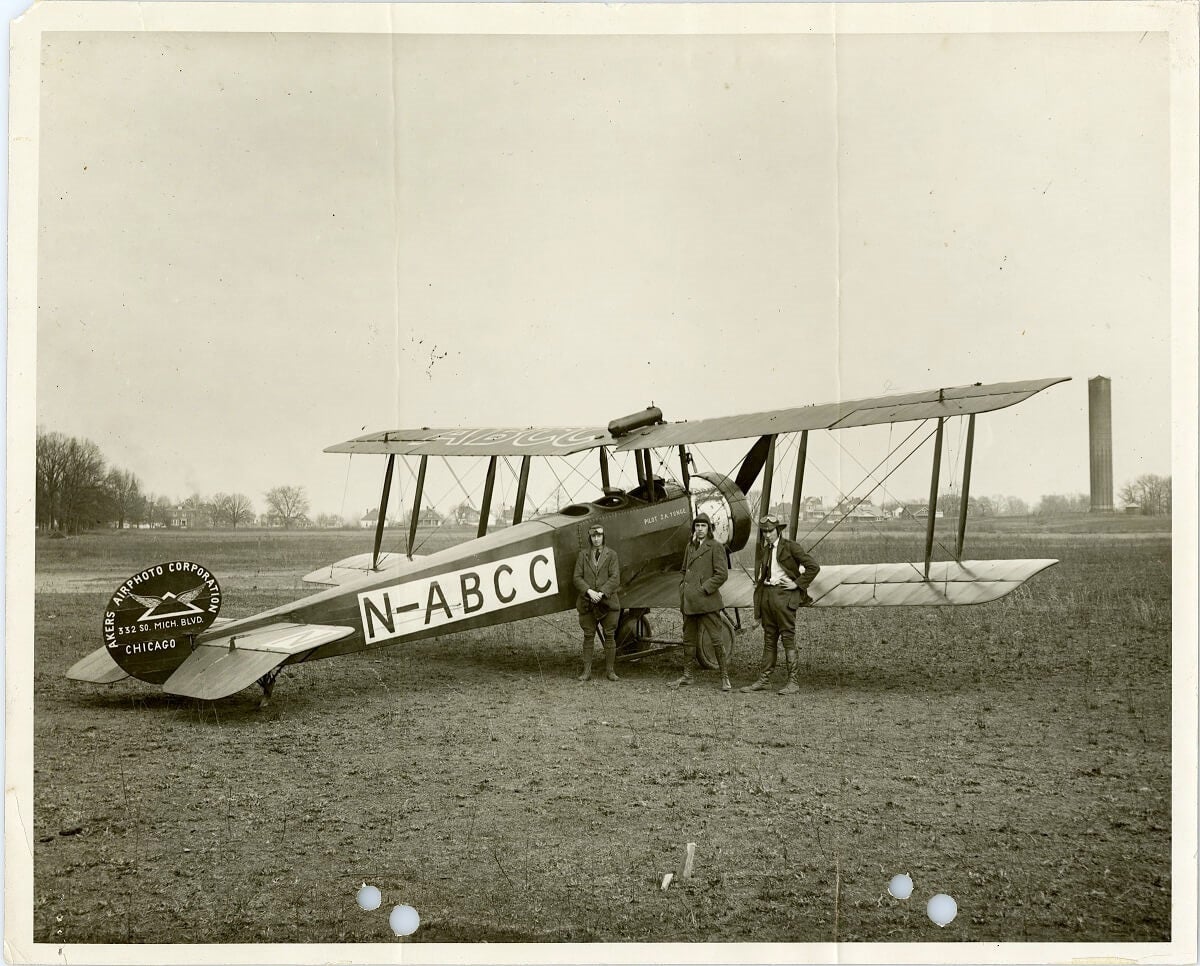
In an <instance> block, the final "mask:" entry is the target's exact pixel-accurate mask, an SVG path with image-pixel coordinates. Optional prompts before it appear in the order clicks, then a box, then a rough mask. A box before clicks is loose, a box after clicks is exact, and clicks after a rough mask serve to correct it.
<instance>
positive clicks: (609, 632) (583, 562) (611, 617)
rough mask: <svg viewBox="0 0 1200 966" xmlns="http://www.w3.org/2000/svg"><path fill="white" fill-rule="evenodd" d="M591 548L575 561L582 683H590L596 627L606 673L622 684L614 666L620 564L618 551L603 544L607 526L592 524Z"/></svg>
mask: <svg viewBox="0 0 1200 966" xmlns="http://www.w3.org/2000/svg"><path fill="white" fill-rule="evenodd" d="M588 543H589V544H590V546H588V547H587V548H586V549H584V550H581V551H580V552H579V556H578V557H576V558H575V580H574V583H575V589H576V590H578V591H579V598H578V599H577V600H576V602H575V609H576V610H578V611H579V626H580V627H582V628H583V671H582V672H581V673H580V675H579V680H580V681H588V680H591V677H592V649H593V646H594V644H595V640H596V628H600V630H601V632H602V633H603V634H604V671H605V676H606V677H607V678H608V679H609V680H610V681H619V680H620V678H618V677H617V672H616V670H615V669H614V668H613V664H614V662H615V661H616V657H617V640H616V630H617V617H618V615H619V614H620V613H621V601H620V599H619V598H618V597H617V587H619V586H620V584H621V564H620V561H619V560H618V559H617V552H616V551H615V550H612V549H611V548H609V547H606V546H605V545H604V527H602V526H601V525H600V524H599V523H593V524H592V525H591V526H590V527H589V528H588Z"/></svg>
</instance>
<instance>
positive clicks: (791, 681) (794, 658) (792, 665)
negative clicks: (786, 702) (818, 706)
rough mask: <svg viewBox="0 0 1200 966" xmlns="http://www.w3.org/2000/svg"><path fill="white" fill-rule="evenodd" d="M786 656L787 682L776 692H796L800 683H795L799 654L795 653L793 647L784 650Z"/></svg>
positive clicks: (798, 690)
mask: <svg viewBox="0 0 1200 966" xmlns="http://www.w3.org/2000/svg"><path fill="white" fill-rule="evenodd" d="M784 654H785V656H786V657H787V670H788V676H787V684H785V685H784V686H783V687H781V688H780V689H779V690H778V691H776V692H775V693H776V694H798V693H799V692H800V685H798V684H797V683H796V676H797V675H798V674H799V673H800V656H799V655H798V654H797V653H796V650H795V648H791V649H790V650H787V651H785V652H784Z"/></svg>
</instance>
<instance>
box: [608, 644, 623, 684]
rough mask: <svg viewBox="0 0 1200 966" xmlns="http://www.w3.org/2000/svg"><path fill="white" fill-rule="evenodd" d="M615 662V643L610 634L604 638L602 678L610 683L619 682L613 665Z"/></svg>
mask: <svg viewBox="0 0 1200 966" xmlns="http://www.w3.org/2000/svg"><path fill="white" fill-rule="evenodd" d="M616 660H617V642H616V641H615V640H614V639H613V637H612V635H611V634H606V635H605V636H604V676H605V677H606V678H608V679H609V680H610V681H620V680H621V679H620V678H619V677H617V672H616V671H615V670H614V669H613V664H614V662H615V661H616Z"/></svg>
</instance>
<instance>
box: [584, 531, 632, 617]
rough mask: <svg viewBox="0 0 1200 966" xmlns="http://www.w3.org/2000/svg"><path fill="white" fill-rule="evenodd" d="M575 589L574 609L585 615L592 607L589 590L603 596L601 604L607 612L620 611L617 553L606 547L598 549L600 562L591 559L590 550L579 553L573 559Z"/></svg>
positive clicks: (619, 576) (619, 578) (619, 568)
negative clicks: (576, 595)
mask: <svg viewBox="0 0 1200 966" xmlns="http://www.w3.org/2000/svg"><path fill="white" fill-rule="evenodd" d="M574 583H575V589H576V590H577V591H579V597H578V598H577V599H576V601H575V609H576V610H578V611H579V613H581V614H586V613H587V612H588V611H589V610H590V609H591V607H592V602H591V599H590V598H589V597H588V595H587V592H588V591H589V590H598V591H600V593H602V594H603V595H604V600H603V601H601V604H602V605H603V606H604V607H605V608H607V609H608V610H620V609H621V598H620V597H618V596H617V588H618V587H619V586H621V565H620V561H618V559H617V552H616V551H615V550H610V549H609V548H608V547H601V548H600V560H599V562H597V561H596V560H594V559H593V554H592V548H591V547H588V548H587V549H586V550H581V551H579V556H578V557H576V558H575V580H574Z"/></svg>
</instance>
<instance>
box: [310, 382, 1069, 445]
mask: <svg viewBox="0 0 1200 966" xmlns="http://www.w3.org/2000/svg"><path fill="white" fill-rule="evenodd" d="M1068 378H1069V377H1060V378H1057V379H1034V380H1030V381H1027V382H997V383H992V384H991V385H987V386H985V385H982V384H979V383H976V384H975V385H973V386H958V387H955V388H951V389H929V390H926V391H924V392H910V393H904V394H901V395H893V396H876V397H874V398H871V399H852V400H848V401H845V402H836V403H826V404H824V405H820V406H801V407H798V408H795V409H774V410H771V411H769V412H763V413H750V414H749V415H745V416H718V417H716V418H715V419H697V420H692V421H690V422H678V423H660V424H658V425H656V426H646V427H644V428H642V429H635V430H633V431H631V432H629V433H627V434H625V435H622V436H620V437H614V436H613V435H612V434H611V433H610V432H609V431H608V430H607V429H602V428H599V427H596V428H580V427H549V428H545V427H527V428H524V429H505V428H486V427H485V428H477V429H463V428H454V429H430V428H429V427H428V426H425V427H422V428H420V429H390V430H387V431H386V432H382V433H368V434H367V435H366V436H358V437H356V438H355V439H350V440H347V441H346V442H344V443H337V444H336V445H334V446H328V447H326V448H325V452H326V453H396V454H398V455H400V456H567V455H569V454H571V453H580V452H582V451H584V450H588V449H595V448H596V447H598V446H615V447H616V448H617V450H618V451H619V452H626V451H628V450H633V449H645V448H647V447H659V446H679V445H682V444H686V443H709V442H713V441H714V440H722V439H742V438H744V437H750V436H769V435H774V434H777V433H795V432H799V431H800V430H803V429H849V428H850V427H853V426H873V425H875V424H877V423H899V422H904V421H906V420H912V419H929V418H931V417H935V416H962V415H965V414H967V413H983V412H989V411H990V410H993V409H1003V408H1004V407H1006V406H1012V405H1015V404H1016V403H1019V402H1021V401H1022V400H1024V399H1028V398H1029V397H1030V396H1032V395H1033V394H1034V393H1037V392H1041V391H1042V390H1043V389H1045V388H1047V387H1048V386H1053V385H1054V384H1055V383H1059V382H1066V381H1067V379H1068Z"/></svg>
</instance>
